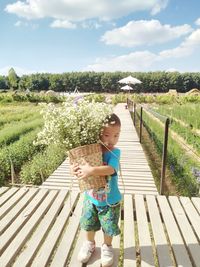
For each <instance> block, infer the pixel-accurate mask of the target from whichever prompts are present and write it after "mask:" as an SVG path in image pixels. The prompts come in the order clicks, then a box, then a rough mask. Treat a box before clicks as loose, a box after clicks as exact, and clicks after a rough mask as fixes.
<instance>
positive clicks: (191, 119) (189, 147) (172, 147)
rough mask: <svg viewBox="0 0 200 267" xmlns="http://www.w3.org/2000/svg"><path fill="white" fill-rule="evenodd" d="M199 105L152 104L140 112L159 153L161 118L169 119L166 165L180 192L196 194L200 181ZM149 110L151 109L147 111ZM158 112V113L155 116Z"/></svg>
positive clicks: (188, 194) (162, 129) (160, 149)
mask: <svg viewBox="0 0 200 267" xmlns="http://www.w3.org/2000/svg"><path fill="white" fill-rule="evenodd" d="M198 106H199V104H195V103H185V104H184V105H183V104H182V105H180V104H178V103H176V104H170V105H155V104H154V105H151V107H150V109H147V111H146V112H145V109H144V113H143V120H144V125H145V127H146V129H147V130H148V132H149V134H150V136H151V138H152V139H153V141H154V142H155V144H156V147H157V150H158V153H159V154H160V155H161V154H162V148H163V136H164V117H162V116H159V114H161V115H163V116H166V117H169V118H170V128H169V139H168V156H167V164H168V167H169V168H170V170H171V173H172V180H173V182H174V183H175V184H176V186H177V189H178V191H179V192H180V193H181V194H182V195H187V196H195V195H197V194H198V192H199V183H200V120H199V116H200V110H199V107H198ZM148 110H149V111H150V112H148ZM156 115H157V116H156Z"/></svg>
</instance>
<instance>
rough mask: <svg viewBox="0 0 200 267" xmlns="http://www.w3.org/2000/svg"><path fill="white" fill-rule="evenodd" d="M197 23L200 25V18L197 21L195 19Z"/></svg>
mask: <svg viewBox="0 0 200 267" xmlns="http://www.w3.org/2000/svg"><path fill="white" fill-rule="evenodd" d="M195 24H196V25H198V26H200V18H198V19H197V20H196V21H195Z"/></svg>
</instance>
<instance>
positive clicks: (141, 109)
mask: <svg viewBox="0 0 200 267" xmlns="http://www.w3.org/2000/svg"><path fill="white" fill-rule="evenodd" d="M142 111H143V107H141V108H140V143H142Z"/></svg>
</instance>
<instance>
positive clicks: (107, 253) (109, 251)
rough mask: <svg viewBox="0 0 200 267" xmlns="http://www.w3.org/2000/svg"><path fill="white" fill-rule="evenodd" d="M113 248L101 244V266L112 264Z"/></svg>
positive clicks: (106, 266) (105, 266)
mask: <svg viewBox="0 0 200 267" xmlns="http://www.w3.org/2000/svg"><path fill="white" fill-rule="evenodd" d="M113 258H114V256H113V248H112V246H107V245H106V244H103V245H102V247H101V264H102V267H108V266H111V265H112V264H113Z"/></svg>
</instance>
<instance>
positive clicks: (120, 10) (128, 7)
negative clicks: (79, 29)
mask: <svg viewBox="0 0 200 267" xmlns="http://www.w3.org/2000/svg"><path fill="white" fill-rule="evenodd" d="M167 3H168V0H151V1H150V0H140V1H138V0H118V1H117V4H116V0H109V1H108V0H101V1H99V0H65V1H63V0H26V1H17V2H15V3H12V4H8V5H7V6H6V8H5V10H6V11H7V12H9V13H13V14H16V15H17V16H19V17H24V18H26V19H39V18H45V17H50V18H54V19H62V20H67V21H72V22H77V21H84V20H87V19H92V18H98V19H99V20H112V19H115V18H120V17H123V16H126V15H128V14H131V13H133V12H136V11H150V12H151V13H152V14H156V13H158V12H160V11H161V10H162V9H164V8H165V7H166V6H167Z"/></svg>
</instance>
